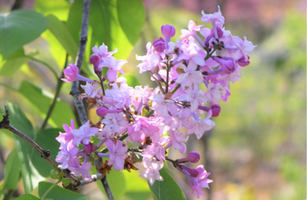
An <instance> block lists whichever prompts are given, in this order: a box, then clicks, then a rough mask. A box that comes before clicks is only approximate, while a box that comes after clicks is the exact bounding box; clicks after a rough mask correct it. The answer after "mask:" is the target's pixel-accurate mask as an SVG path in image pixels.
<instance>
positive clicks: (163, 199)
mask: <svg viewBox="0 0 307 200" xmlns="http://www.w3.org/2000/svg"><path fill="white" fill-rule="evenodd" d="M159 172H160V175H161V176H162V177H163V179H164V181H155V183H154V184H153V185H152V186H151V185H150V184H149V183H148V185H149V187H150V190H151V192H152V194H153V196H154V198H155V199H158V200H173V199H176V200H185V199H186V197H185V195H184V193H183V191H182V190H181V188H180V187H179V186H178V184H177V183H176V182H175V181H174V179H173V178H172V177H171V176H170V175H169V174H168V172H167V171H166V170H165V169H164V168H162V169H161V170H160V171H159Z"/></svg>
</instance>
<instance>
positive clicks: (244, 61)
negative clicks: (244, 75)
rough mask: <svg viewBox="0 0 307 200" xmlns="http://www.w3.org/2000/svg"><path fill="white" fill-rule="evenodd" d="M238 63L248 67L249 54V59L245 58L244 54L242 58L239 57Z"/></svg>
mask: <svg viewBox="0 0 307 200" xmlns="http://www.w3.org/2000/svg"><path fill="white" fill-rule="evenodd" d="M236 62H237V63H238V65H240V66H241V67H246V66H247V65H249V63H250V62H249V56H248V55H247V59H245V57H244V56H242V57H241V58H240V59H238V60H237V61H236Z"/></svg>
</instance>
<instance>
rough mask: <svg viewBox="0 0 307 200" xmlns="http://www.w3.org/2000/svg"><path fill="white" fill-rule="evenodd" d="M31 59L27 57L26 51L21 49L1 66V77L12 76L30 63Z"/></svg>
mask: <svg viewBox="0 0 307 200" xmlns="http://www.w3.org/2000/svg"><path fill="white" fill-rule="evenodd" d="M29 60H30V59H29V58H27V57H26V56H25V53H24V49H23V48H20V49H17V50H16V51H14V52H13V53H11V54H10V55H9V56H8V57H7V59H6V60H5V61H3V62H2V63H1V64H0V67H1V69H0V75H1V76H8V77H10V76H12V75H14V74H15V73H16V72H17V71H18V70H19V68H20V67H21V66H22V65H23V64H25V63H28V62H29Z"/></svg>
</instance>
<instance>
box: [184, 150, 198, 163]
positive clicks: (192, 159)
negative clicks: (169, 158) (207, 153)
mask: <svg viewBox="0 0 307 200" xmlns="http://www.w3.org/2000/svg"><path fill="white" fill-rule="evenodd" d="M187 158H188V160H189V161H190V162H191V163H197V162H198V161H199V159H200V154H199V153H198V152H197V151H191V152H190V153H189V154H188V156H187Z"/></svg>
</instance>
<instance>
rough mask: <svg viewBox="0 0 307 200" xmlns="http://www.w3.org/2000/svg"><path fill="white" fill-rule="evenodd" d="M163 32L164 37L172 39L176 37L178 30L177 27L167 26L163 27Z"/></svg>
mask: <svg viewBox="0 0 307 200" xmlns="http://www.w3.org/2000/svg"><path fill="white" fill-rule="evenodd" d="M161 32H162V35H164V37H168V38H171V37H174V35H175V33H176V29H175V27H173V26H171V25H168V24H165V25H163V26H161Z"/></svg>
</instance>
